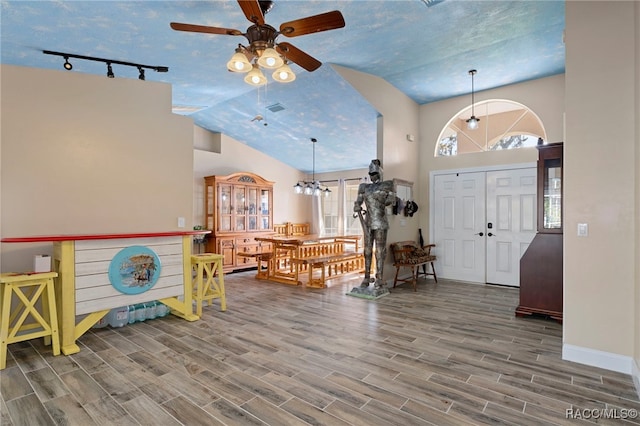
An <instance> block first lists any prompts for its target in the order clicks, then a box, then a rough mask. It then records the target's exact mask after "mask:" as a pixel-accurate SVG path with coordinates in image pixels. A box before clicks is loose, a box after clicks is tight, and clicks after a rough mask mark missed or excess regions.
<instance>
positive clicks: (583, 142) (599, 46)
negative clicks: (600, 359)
mask: <svg viewBox="0 0 640 426" xmlns="http://www.w3.org/2000/svg"><path fill="white" fill-rule="evenodd" d="M638 7H640V3H638V2H624V1H613V2H611V1H600V2H598V1H594V2H567V3H566V50H567V56H566V82H567V83H566V100H565V102H566V142H565V156H564V158H565V168H564V173H565V185H564V193H565V195H566V196H565V203H564V206H565V214H564V220H565V228H564V229H565V233H564V253H565V256H564V297H565V305H564V310H565V312H564V315H565V322H564V344H565V355H570V356H571V358H573V359H576V358H577V359H578V360H579V359H580V357H584V358H586V360H587V361H588V359H589V357H590V356H592V357H596V356H598V355H602V354H601V353H600V351H601V352H604V353H611V354H618V355H620V356H622V357H625V359H626V357H629V359H631V357H633V356H634V347H636V343H634V342H635V341H636V340H637V338H638V329H637V327H638V326H637V324H638V322H637V321H636V319H637V318H636V314H635V312H636V311H637V310H638V302H637V300H636V294H637V292H638V290H639V289H640V286H639V277H638V271H637V267H636V266H635V265H636V264H637V263H638V261H639V260H638V247H639V246H638V237H637V232H638V231H637V230H636V229H635V227H636V226H637V220H638V219H637V217H638V214H639V212H638V210H637V208H638V203H637V197H638V189H637V185H638V180H637V178H638V174H637V172H638V159H637V156H638V154H637V151H638V146H639V144H638V133H637V131H638V125H637V122H638V120H639V112H640V111H639V110H638V89H637V85H638V81H639V80H640V75H639V74H638V68H637V63H638V58H637V55H638V53H637V52H638V46H637V43H638V39H637V38H636V37H637V34H638V33H637V28H638V22H637V20H638ZM634 20H635V21H634ZM634 56H635V58H634ZM578 223H588V225H589V236H588V237H577V236H576V227H577V224H578ZM638 357H639V354H638V352H635V358H636V359H638Z"/></svg>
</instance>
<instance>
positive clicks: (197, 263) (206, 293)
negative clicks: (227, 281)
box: [191, 253, 227, 317]
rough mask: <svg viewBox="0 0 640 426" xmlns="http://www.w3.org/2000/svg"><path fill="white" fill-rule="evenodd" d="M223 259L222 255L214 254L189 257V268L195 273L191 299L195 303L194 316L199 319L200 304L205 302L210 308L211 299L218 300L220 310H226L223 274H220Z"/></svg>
mask: <svg viewBox="0 0 640 426" xmlns="http://www.w3.org/2000/svg"><path fill="white" fill-rule="evenodd" d="M223 259H224V256H223V255H221V254H215V253H201V254H193V255H191V266H192V267H193V268H194V269H195V272H196V277H195V279H194V281H193V287H194V288H193V299H194V300H195V302H196V315H198V316H199V317H202V304H203V303H204V302H207V304H208V305H209V306H210V305H211V304H212V303H213V299H220V310H222V311H226V310H227V298H226V296H225V293H224V273H223V272H222V260H223ZM216 275H217V276H216Z"/></svg>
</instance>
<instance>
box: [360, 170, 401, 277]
mask: <svg viewBox="0 0 640 426" xmlns="http://www.w3.org/2000/svg"><path fill="white" fill-rule="evenodd" d="M369 177H370V178H371V183H361V184H360V186H359V187H358V198H357V199H356V201H355V203H354V206H353V211H354V212H356V213H357V214H358V215H359V216H360V222H361V224H362V231H363V233H364V263H365V265H364V268H365V269H364V273H365V275H364V279H363V280H362V283H361V284H360V286H361V287H368V286H369V283H370V282H371V262H372V256H373V245H374V244H375V247H376V272H375V284H374V286H375V288H380V287H383V286H384V280H383V268H384V260H385V257H386V254H387V230H388V229H389V221H388V220H387V215H386V206H389V205H391V204H392V203H393V202H395V198H396V197H395V193H394V191H393V189H394V188H393V181H390V180H387V181H383V180H382V167H381V166H380V160H372V161H371V164H370V165H369ZM362 203H364V205H365V207H366V209H365V212H364V213H363V209H362ZM365 213H366V214H365Z"/></svg>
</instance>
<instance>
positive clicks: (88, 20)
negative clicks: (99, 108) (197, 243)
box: [0, 0, 565, 172]
mask: <svg viewBox="0 0 640 426" xmlns="http://www.w3.org/2000/svg"><path fill="white" fill-rule="evenodd" d="M1 7H2V9H1V12H2V15H1V24H2V25H1V33H0V35H1V46H0V48H1V62H2V63H3V64H12V65H20V66H28V67H36V68H48V69H56V70H62V69H63V68H62V64H63V62H64V59H62V58H61V57H57V56H51V55H45V54H43V53H42V51H43V50H50V51H58V52H65V53H72V54H76V55H84V56H92V57H98V58H108V59H113V60H119V61H124V62H134V63H139V64H147V65H161V66H167V67H169V72H168V73H157V72H152V71H151V72H150V71H147V72H146V80H149V81H150V80H153V81H161V82H166V83H170V84H171V85H172V91H173V104H174V112H175V113H178V114H184V115H188V116H190V117H191V118H192V119H193V120H194V122H195V123H196V124H197V125H199V126H201V127H203V128H206V129H208V130H211V131H213V132H222V133H224V134H227V135H229V136H231V137H233V138H234V139H237V140H238V141H240V142H242V143H246V144H247V145H249V146H251V147H254V148H256V149H258V150H260V151H262V152H264V153H266V154H268V155H270V156H272V157H274V158H277V159H279V160H281V161H282V162H284V163H286V164H288V165H290V166H292V167H295V168H297V169H300V170H302V171H304V172H310V171H311V169H312V161H311V150H312V146H311V143H310V138H316V139H317V140H318V143H317V144H316V164H315V169H316V172H324V171H332V170H348V169H355V168H363V167H366V166H367V165H368V163H369V161H370V160H371V158H375V155H376V152H375V147H376V118H377V116H378V112H377V111H376V110H375V108H374V107H373V106H371V105H370V104H369V103H368V102H367V101H366V100H365V99H364V98H363V97H362V96H361V95H360V94H359V93H358V92H357V91H356V90H355V89H354V88H353V87H352V86H351V85H350V84H349V83H348V82H346V81H345V80H344V79H342V78H341V77H340V75H339V74H338V73H337V72H336V71H335V70H334V69H333V68H332V67H331V66H330V65H329V64H337V65H341V66H344V67H348V68H351V69H354V70H358V71H362V72H365V73H369V74H372V75H375V76H378V77H381V78H383V79H385V80H386V81H388V82H389V83H390V84H392V85H393V86H395V87H396V88H397V89H398V90H400V91H402V92H404V93H405V94H406V95H407V96H409V97H410V98H412V99H413V100H414V101H415V102H417V103H418V104H425V103H429V102H434V101H438V100H442V99H447V98H451V97H455V96H460V95H464V94H468V93H470V92H471V80H470V76H469V74H468V71H469V70H470V69H477V70H478V73H477V74H476V76H475V90H476V92H477V91H481V90H486V89H491V88H496V87H499V86H504V85H509V84H514V83H518V82H523V81H527V80H532V79H537V78H542V77H546V76H551V75H555V74H560V73H563V72H564V63H565V52H564V45H563V41H562V38H563V31H564V1H554V0H549V1H533V0H518V1H497V0H475V1H470V0H444V1H443V0H378V1H370V0H351V1H347V0H342V1H331V0H317V1H309V0H275V2H274V6H273V8H272V9H271V10H270V11H269V12H268V13H267V14H266V16H265V21H266V23H267V24H270V25H272V26H273V27H275V28H276V29H277V28H279V26H280V24H281V23H284V22H288V21H293V20H297V19H299V18H304V17H308V16H312V15H317V14H320V13H324V12H328V11H332V10H338V11H340V12H341V13H342V15H343V16H344V20H345V24H346V25H345V27H344V28H339V29H333V30H330V31H324V32H318V33H313V34H306V35H302V36H299V37H289V38H288V37H285V36H284V35H280V36H279V37H278V38H277V42H283V41H286V42H289V43H291V44H293V45H294V46H295V47H297V48H298V49H301V50H303V51H304V52H306V53H307V54H309V55H311V56H313V57H314V58H316V59H318V60H319V61H320V62H322V64H323V65H322V66H321V67H320V68H318V69H317V70H315V71H313V72H309V71H306V70H304V69H303V68H301V67H300V66H298V65H296V64H292V66H291V67H292V69H293V71H294V72H295V73H296V74H297V78H296V80H295V81H294V82H292V83H286V84H284V83H278V82H275V81H273V80H272V79H271V77H270V76H268V80H269V83H268V84H267V85H266V87H264V86H263V87H262V88H258V89H256V88H255V87H253V86H250V85H248V84H246V83H244V81H243V77H244V75H241V74H236V73H232V72H229V71H227V67H226V63H227V61H228V60H229V59H230V57H231V55H232V54H233V53H234V49H235V48H236V47H237V45H238V43H243V44H245V45H246V39H245V38H244V37H237V36H230V35H220V34H202V33H192V32H181V31H174V30H172V29H171V28H170V27H169V23H170V22H183V23H189V24H197V25H205V26H214V27H222V28H229V29H238V30H240V31H241V32H245V30H246V29H247V28H248V27H249V26H250V25H251V22H249V21H248V20H247V17H246V16H245V14H244V13H243V11H242V10H241V8H240V6H239V4H238V2H237V1H235V0H216V1H204V0H201V1H88V0H86V1H7V0H3V1H2V3H1ZM70 62H71V63H72V64H73V70H71V71H69V72H81V73H92V74H98V75H105V78H106V66H105V64H104V63H99V62H93V61H84V60H73V59H70ZM113 71H114V74H115V77H116V78H138V70H137V69H135V68H132V67H119V66H118V65H114V66H113ZM258 115H260V116H262V120H260V119H255V118H256V116H258ZM265 124H267V125H265Z"/></svg>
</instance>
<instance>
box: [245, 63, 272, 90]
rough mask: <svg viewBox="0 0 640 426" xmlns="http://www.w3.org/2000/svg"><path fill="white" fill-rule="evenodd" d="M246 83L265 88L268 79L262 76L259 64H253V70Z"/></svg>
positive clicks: (247, 76)
mask: <svg viewBox="0 0 640 426" xmlns="http://www.w3.org/2000/svg"><path fill="white" fill-rule="evenodd" d="M244 81H245V83H248V84H250V85H252V86H263V85H265V84H266V83H267V77H265V76H264V74H262V71H260V67H258V64H253V68H252V69H251V71H249V73H248V74H247V75H246V76H245V77H244Z"/></svg>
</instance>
